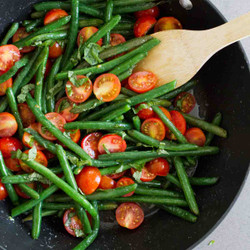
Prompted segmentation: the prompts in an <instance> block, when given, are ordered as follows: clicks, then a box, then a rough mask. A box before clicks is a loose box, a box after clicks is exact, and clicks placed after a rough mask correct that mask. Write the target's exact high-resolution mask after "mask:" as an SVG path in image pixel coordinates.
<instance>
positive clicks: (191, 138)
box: [185, 128, 206, 147]
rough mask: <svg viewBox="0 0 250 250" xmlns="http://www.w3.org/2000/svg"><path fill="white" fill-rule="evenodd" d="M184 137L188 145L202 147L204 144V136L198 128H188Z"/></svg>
mask: <svg viewBox="0 0 250 250" xmlns="http://www.w3.org/2000/svg"><path fill="white" fill-rule="evenodd" d="M185 137H186V139H187V141H188V142H189V143H193V144H196V145H198V146H200V147H203V146H204V145H205V142H206V136H205V134H204V133H203V131H202V130H201V129H200V128H189V129H188V130H187V131H186V133H185Z"/></svg>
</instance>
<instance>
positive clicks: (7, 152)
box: [0, 137, 22, 158]
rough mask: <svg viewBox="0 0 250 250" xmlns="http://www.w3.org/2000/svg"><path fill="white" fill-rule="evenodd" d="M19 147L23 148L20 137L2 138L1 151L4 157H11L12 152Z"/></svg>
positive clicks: (0, 142) (0, 139)
mask: <svg viewBox="0 0 250 250" xmlns="http://www.w3.org/2000/svg"><path fill="white" fill-rule="evenodd" d="M18 149H20V150H21V149H22V143H21V142H20V141H19V140H18V139H16V138H14V137H7V138H0V151H1V152H2V154H3V157H4V158H10V157H11V152H12V151H17V150H18Z"/></svg>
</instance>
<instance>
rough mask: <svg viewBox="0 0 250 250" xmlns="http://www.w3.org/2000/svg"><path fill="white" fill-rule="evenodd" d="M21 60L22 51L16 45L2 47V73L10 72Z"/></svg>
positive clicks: (0, 53)
mask: <svg viewBox="0 0 250 250" xmlns="http://www.w3.org/2000/svg"><path fill="white" fill-rule="evenodd" d="M20 58H21V54H20V51H19V49H18V48H17V47H16V46H15V45H12V44H7V45H2V46H0V71H3V72H6V71H8V70H9V69H10V68H11V67H12V66H13V65H14V64H15V62H17V61H19V60H20Z"/></svg>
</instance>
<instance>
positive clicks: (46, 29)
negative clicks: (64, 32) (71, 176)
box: [14, 16, 71, 48]
mask: <svg viewBox="0 0 250 250" xmlns="http://www.w3.org/2000/svg"><path fill="white" fill-rule="evenodd" d="M70 18H71V16H65V17H62V18H60V19H58V20H57V21H55V22H52V23H49V24H48V25H46V26H44V27H42V28H40V29H38V30H36V31H35V32H33V33H31V34H30V35H28V36H27V37H25V38H23V39H21V40H19V41H17V42H15V43H14V45H15V46H17V47H18V48H23V47H24V44H25V43H26V42H27V41H28V40H30V39H32V38H33V37H35V36H37V35H41V34H44V33H49V32H51V31H53V30H54V29H56V28H58V27H61V26H63V25H64V24H66V23H68V22H69V21H70Z"/></svg>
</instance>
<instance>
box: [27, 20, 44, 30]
mask: <svg viewBox="0 0 250 250" xmlns="http://www.w3.org/2000/svg"><path fill="white" fill-rule="evenodd" d="M40 24H43V18H38V19H35V20H33V21H31V22H30V23H29V24H27V25H25V29H26V31H27V32H30V31H32V30H34V29H35V28H36V27H38V26H39V25H40Z"/></svg>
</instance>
